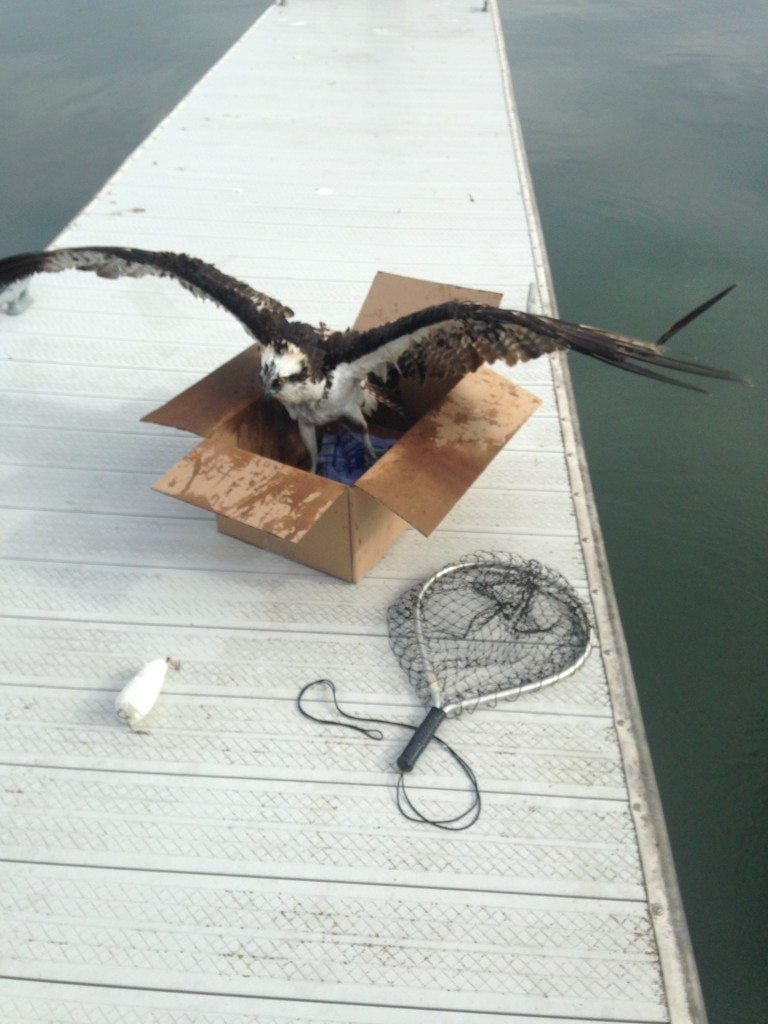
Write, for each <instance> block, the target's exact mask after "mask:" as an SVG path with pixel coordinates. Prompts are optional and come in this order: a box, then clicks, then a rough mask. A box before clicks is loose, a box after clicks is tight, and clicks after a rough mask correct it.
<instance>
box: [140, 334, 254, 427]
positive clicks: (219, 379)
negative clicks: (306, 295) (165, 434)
mask: <svg viewBox="0 0 768 1024" xmlns="http://www.w3.org/2000/svg"><path fill="white" fill-rule="evenodd" d="M260 365H261V346H260V345H251V346H250V347H249V348H247V349H245V350H244V351H242V352H240V353H239V354H238V355H236V356H235V357H234V358H233V359H230V360H228V362H226V363H223V364H222V365H221V366H218V367H217V368H216V369H215V370H213V371H212V372H211V373H209V374H208V375H207V376H206V377H203V379H202V380H199V381H197V383H196V384H193V385H192V386H191V387H189V388H187V389H186V391H182V392H181V393H180V394H178V395H176V396H175V397H174V398H172V399H171V400H170V401H169V402H166V403H165V405H161V406H160V407H159V408H157V409H154V410H153V411H152V412H148V413H147V415H146V416H142V420H143V422H145V423H159V424H160V425H161V426H163V427H176V428H177V429H178V430H188V431H189V432H190V433H191V434H199V435H200V437H207V436H208V434H209V433H210V432H211V430H212V429H213V427H214V426H215V425H216V424H217V423H218V422H219V421H220V420H221V419H222V417H224V416H225V415H226V414H227V413H228V412H229V411H230V410H231V409H232V407H233V406H236V405H238V404H239V403H240V402H242V401H245V400H246V399H250V400H251V401H253V400H255V399H256V398H258V397H259V395H260V394H261V378H260V377H259V367H260Z"/></svg>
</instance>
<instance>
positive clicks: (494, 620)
mask: <svg viewBox="0 0 768 1024" xmlns="http://www.w3.org/2000/svg"><path fill="white" fill-rule="evenodd" d="M387 618H388V625H389V637H390V643H391V645H392V649H393V651H394V652H395V654H396V656H397V658H398V660H399V661H400V664H401V665H402V667H403V668H404V670H405V671H406V672H407V674H408V678H409V680H410V682H411V685H412V686H413V687H414V688H415V689H416V691H417V693H418V694H419V696H420V697H421V699H422V700H423V701H424V703H426V704H428V705H429V706H430V707H431V709H432V710H431V711H430V714H429V715H428V716H427V719H425V722H424V723H423V725H424V727H425V729H426V733H425V734H422V731H421V729H420V730H418V731H417V733H416V735H415V736H414V738H413V740H412V741H411V743H410V744H409V749H410V750H411V754H409V756H408V757H405V754H404V755H403V756H402V757H401V759H400V760H399V761H398V764H399V765H400V767H401V768H402V769H403V770H404V771H409V770H410V768H412V767H413V764H414V763H415V757H418V755H419V754H420V753H421V750H422V749H423V747H424V746H426V743H428V742H429V739H430V737H431V736H432V735H433V734H434V731H435V729H436V728H437V726H438V725H439V724H440V722H441V721H442V719H443V718H445V717H446V716H452V715H457V714H460V713H461V712H462V711H463V710H471V709H473V708H475V707H477V706H479V705H482V704H488V703H492V702H495V701H498V700H507V699H511V698H514V697H517V696H519V695H521V694H523V693H526V692H529V691H531V690H536V689H540V688H541V687H543V686H548V685H550V684H552V683H555V682H557V681H558V680H559V679H563V678H565V676H567V675H570V674H571V673H573V672H575V670H576V669H577V668H578V667H579V666H580V665H581V664H582V663H583V661H584V659H585V658H586V657H587V654H588V653H589V648H590V643H591V629H590V624H589V619H588V616H587V613H586V610H585V608H584V605H583V603H582V602H581V600H580V599H579V597H578V595H577V594H576V593H575V591H574V590H573V588H572V587H571V585H570V584H569V583H568V581H567V580H566V579H565V578H564V577H563V576H561V575H560V574H559V573H557V572H555V571H554V570H553V569H549V568H547V567H546V566H544V565H542V564H541V563H540V562H537V561H534V560H532V559H523V558H520V557H518V556H516V555H511V554H499V553H491V552H480V553H478V554H473V555H468V556H465V557H463V558H462V559H461V560H460V561H458V562H456V563H454V564H452V565H448V566H445V567H444V568H443V569H440V570H439V571H438V572H436V573H435V574H434V575H433V576H431V577H430V578H429V579H428V580H427V581H426V582H424V583H418V584H416V585H414V586H412V587H410V588H409V589H408V590H406V591H405V593H404V594H402V595H401V597H400V598H399V599H398V600H397V601H396V602H395V603H394V604H393V605H392V606H391V608H390V609H389V612H388V616H387ZM428 721H429V722H430V726H429V727H427V722H428ZM430 729H431V731H430ZM421 743H423V745H422V746H421V747H420V748H419V744H421ZM414 752H415V757H413V759H411V755H412V754H413V753H414Z"/></svg>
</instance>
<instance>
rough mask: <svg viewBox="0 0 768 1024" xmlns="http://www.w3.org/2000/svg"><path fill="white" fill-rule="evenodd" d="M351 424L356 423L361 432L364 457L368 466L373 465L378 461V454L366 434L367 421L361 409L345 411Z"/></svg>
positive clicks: (368, 435) (367, 433)
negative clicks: (365, 456) (366, 458)
mask: <svg viewBox="0 0 768 1024" xmlns="http://www.w3.org/2000/svg"><path fill="white" fill-rule="evenodd" d="M344 415H345V416H346V417H347V418H348V419H349V420H351V421H352V422H353V423H356V424H357V425H358V426H359V427H360V429H361V430H362V432H363V445H364V447H365V452H366V455H367V456H368V461H369V465H371V466H372V465H373V464H374V462H375V461H376V460H377V459H378V457H379V456H378V453H377V452H376V449H375V448H374V447H373V444H372V442H371V435H370V433H369V432H368V421H367V420H366V418H365V413H364V412H363V410H362V409H355V410H354V411H352V410H349V409H348V410H346V411H345V414H344Z"/></svg>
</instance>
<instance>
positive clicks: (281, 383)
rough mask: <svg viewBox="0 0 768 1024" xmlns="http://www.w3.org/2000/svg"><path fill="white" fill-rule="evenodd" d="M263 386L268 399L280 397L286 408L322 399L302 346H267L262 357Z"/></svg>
mask: <svg viewBox="0 0 768 1024" xmlns="http://www.w3.org/2000/svg"><path fill="white" fill-rule="evenodd" d="M261 383H262V387H263V389H264V397H265V398H277V399H278V400H279V401H280V402H282V403H283V404H284V405H297V404H299V403H301V402H307V401H310V400H312V399H313V398H316V397H319V396H318V395H316V394H315V392H316V391H317V389H318V382H316V381H313V380H312V377H311V373H310V366H309V360H308V359H307V357H306V355H305V353H304V352H302V350H301V349H300V348H299V347H298V345H294V344H293V343H292V342H290V341H287V342H283V343H281V344H279V345H266V346H265V347H264V350H263V352H262V354H261Z"/></svg>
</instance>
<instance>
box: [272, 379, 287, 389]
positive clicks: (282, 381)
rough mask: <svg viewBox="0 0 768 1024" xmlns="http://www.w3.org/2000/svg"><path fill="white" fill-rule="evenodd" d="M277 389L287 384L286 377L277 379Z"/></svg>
mask: <svg viewBox="0 0 768 1024" xmlns="http://www.w3.org/2000/svg"><path fill="white" fill-rule="evenodd" d="M274 383H275V387H276V388H281V387H282V386H283V384H285V377H275V382H274Z"/></svg>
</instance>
